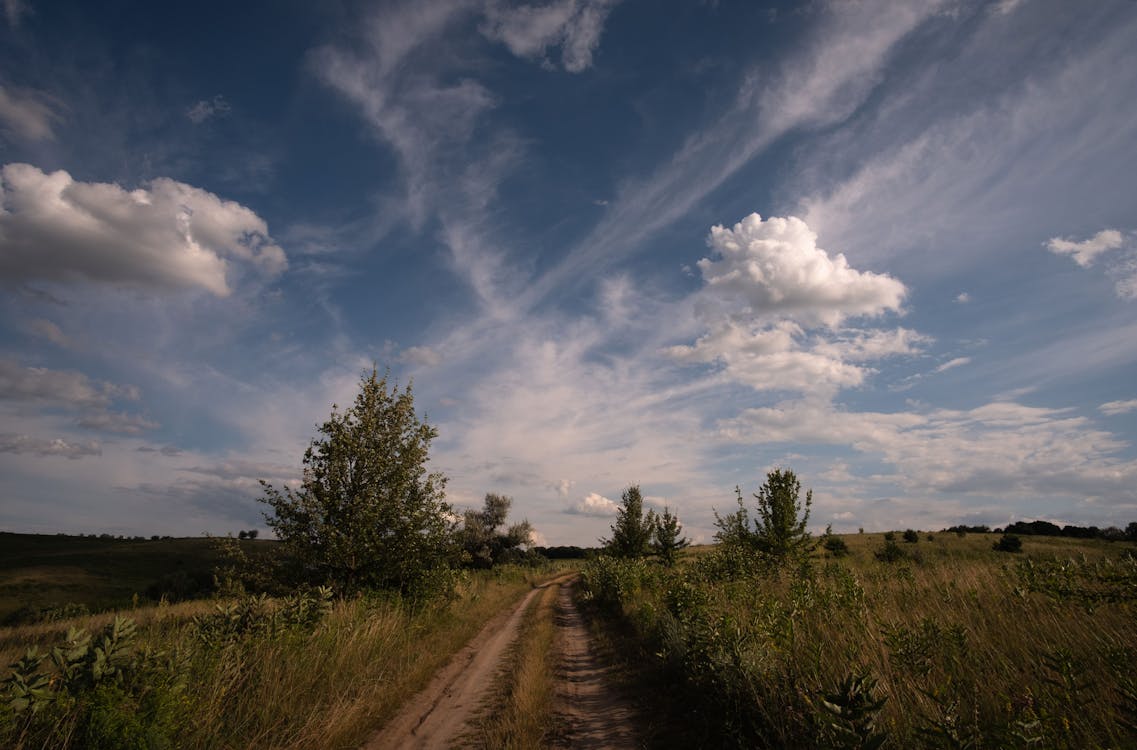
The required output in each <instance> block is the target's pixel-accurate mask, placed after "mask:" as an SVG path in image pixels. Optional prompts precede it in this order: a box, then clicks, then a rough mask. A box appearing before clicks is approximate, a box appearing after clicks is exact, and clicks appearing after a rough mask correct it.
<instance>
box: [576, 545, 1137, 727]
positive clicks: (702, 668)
mask: <svg viewBox="0 0 1137 750" xmlns="http://www.w3.org/2000/svg"><path fill="white" fill-rule="evenodd" d="M997 539H998V537H997V536H996V535H991V534H970V535H967V536H965V537H959V536H956V535H955V534H937V535H934V538H933V539H931V540H929V539H928V537H927V535H926V534H921V535H920V536H919V541H918V542H915V543H904V542H902V541H900V540H899V538H898V539H897V540H896V542H895V543H894V549H897V548H898V549H899V551H900V553H901V554H902V555H903V557H902V558H901V559H898V560H895V561H893V562H882V561H881V560H879V559H877V556H876V554H875V553H876V552H877V551H880V550H882V549H883V548H884V547H885V545H886V542H885V540H884V538H883V537H882V535H880V534H858V535H850V536H846V537H844V541H845V542H846V544H847V547H848V549H849V554H847V555H844V556H841V557H834V556H833V555H831V554H829V553H827V552H823V551H819V552H815V553H814V556H813V557H812V559H810V561H809V563H808V564H807V565H805V566H802V567H800V568H798V567H794V568H792V569H780V570H779V569H772V568H769V567H766V566H765V565H763V564H761V563H757V562H755V561H754V560H753V559H749V558H747V557H745V556H739V555H733V554H731V552H730V551H729V550H728V549H726V548H701V549H697V550H692V551H690V553H689V554H688V556H687V557H686V558H685V559H684V560H683V561H681V563H680V564H679V565H678V566H676V567H675V568H674V569H667V568H664V567H662V566H660V565H658V564H654V563H647V562H644V561H640V560H616V559H610V558H609V559H600V560H596V561H593V562H590V563H588V564H587V565H586V566H585V569H584V584H585V591H586V597H587V598H588V599H590V600H591V602H592V603H593V605H594V608H595V611H596V613H597V615H598V617H599V620H600V622H601V623H603V624H604V625H605V629H606V630H607V631H608V634H609V635H608V637H609V638H610V639H611V643H610V645H611V648H612V651H613V652H616V653H622V654H630V655H631V656H628V657H627V658H626V659H625V664H624V667H625V673H626V675H627V679H628V681H629V684H630V686H631V687H632V688H633V689H635V690H637V691H638V692H640V694H641V695H643V696H644V698H645V701H646V702H647V703H648V704H649V705H650V706H651V709H650V710H651V712H652V715H653V716H654V724H655V731H654V736H655V740H654V741H653V742H652V744H655V745H658V746H666V747H877V746H880V745H879V744H878V743H884V746H891V747H931V748H939V747H945V748H946V747H961V748H962V747H1000V748H1001V747H1062V748H1091V747H1103V748H1105V747H1134V746H1137V684H1135V683H1134V681H1133V675H1134V674H1137V617H1135V615H1137V610H1135V604H1137V559H1135V558H1134V547H1133V545H1132V544H1130V543H1120V542H1118V543H1109V542H1102V541H1082V540H1070V539H1061V538H1045V537H1026V538H1024V545H1023V551H1022V552H1021V553H1017V554H1011V553H1007V552H998V551H994V550H993V549H992V543H993V542H994V541H995V540H997Z"/></svg>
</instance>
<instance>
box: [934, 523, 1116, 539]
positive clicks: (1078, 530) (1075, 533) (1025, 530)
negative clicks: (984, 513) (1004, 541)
mask: <svg viewBox="0 0 1137 750" xmlns="http://www.w3.org/2000/svg"><path fill="white" fill-rule="evenodd" d="M944 532H945V533H950V532H955V533H957V534H990V533H995V534H1004V533H1005V534H1018V535H1020V536H1064V537H1069V538H1072V539H1107V540H1110V541H1122V540H1128V541H1137V521H1134V522H1132V523H1130V524H1129V525H1128V526H1126V527H1125V528H1124V529H1120V528H1118V527H1116V526H1109V527H1107V528H1104V529H1103V528H1100V527H1098V526H1074V525H1073V524H1070V525H1068V526H1059V525H1058V524H1056V523H1051V522H1050V521H1015V522H1014V523H1010V524H1007V526H1006V528H1002V529H994V531H992V529H991V527H989V526H966V525H963V524H960V525H957V526H951V527H949V528H946V529H944Z"/></svg>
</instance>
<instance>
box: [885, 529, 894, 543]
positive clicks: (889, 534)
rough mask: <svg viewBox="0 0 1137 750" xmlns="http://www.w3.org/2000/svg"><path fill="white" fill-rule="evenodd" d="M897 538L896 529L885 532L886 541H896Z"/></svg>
mask: <svg viewBox="0 0 1137 750" xmlns="http://www.w3.org/2000/svg"><path fill="white" fill-rule="evenodd" d="M895 540H896V532H895V531H886V532H884V541H886V542H892V541H895Z"/></svg>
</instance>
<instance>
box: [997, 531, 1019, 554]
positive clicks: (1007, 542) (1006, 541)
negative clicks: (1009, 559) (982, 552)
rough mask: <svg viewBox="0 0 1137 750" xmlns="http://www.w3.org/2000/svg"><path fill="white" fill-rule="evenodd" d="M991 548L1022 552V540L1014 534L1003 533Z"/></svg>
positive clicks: (1001, 550)
mask: <svg viewBox="0 0 1137 750" xmlns="http://www.w3.org/2000/svg"><path fill="white" fill-rule="evenodd" d="M991 548H992V549H994V550H995V551H996V552H1022V550H1023V540H1022V539H1021V538H1019V537H1017V536H1015V535H1014V534H1003V536H1001V537H1000V538H999V540H998V541H997V542H995V543H994V544H992V545H991Z"/></svg>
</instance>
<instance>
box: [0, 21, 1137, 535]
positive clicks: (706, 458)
mask: <svg viewBox="0 0 1137 750" xmlns="http://www.w3.org/2000/svg"><path fill="white" fill-rule="evenodd" d="M2 10H3V13H2V15H3V18H2V19H0V170H2V171H0V279H2V283H0V294H2V295H3V296H2V307H0V310H2V318H0V420H2V422H0V527H3V528H5V529H9V530H15V531H45V532H54V531H69V532H111V533H126V534H152V533H161V534H186V535H195V534H199V533H203V532H209V533H226V532H232V531H235V530H237V529H245V528H255V527H259V528H263V521H262V520H261V518H260V514H261V510H262V507H263V506H261V505H260V504H258V503H257V501H256V498H257V497H258V496H259V488H258V484H257V480H259V479H262V478H263V479H266V480H268V481H271V482H273V483H275V484H278V485H279V484H282V483H285V482H290V483H295V481H296V479H297V477H298V475H299V468H300V459H301V456H302V453H303V450H304V448H305V446H306V445H307V442H308V441H309V440H310V439H311V438H312V437H313V435H314V434H315V433H314V428H315V425H316V424H317V423H319V422H322V421H323V420H324V419H325V418H326V417H327V415H328V413H329V411H330V408H331V404H332V403H333V402H336V403H339V404H346V403H349V402H350V401H351V399H352V398H353V395H354V393H355V391H356V388H357V384H358V380H359V377H360V376H361V374H363V373H364V372H365V371H367V370H369V369H370V367H371V366H372V364H375V365H377V366H378V367H379V368H380V369H381V370H382V369H384V368H390V370H391V373H392V376H393V377H394V378H396V379H398V380H399V382H400V383H406V382H408V381H411V380H412V379H413V383H414V392H415V401H416V404H417V405H418V407H419V408H420V411H422V412H425V413H426V414H427V415H428V417H429V421H430V422H431V423H432V424H434V425H436V426H437V427H438V429H439V431H440V437H439V438H438V439H437V440H436V442H435V444H434V449H433V451H432V463H433V464H434V467H435V468H437V469H439V470H441V471H443V472H444V473H446V474H447V475H448V476H449V477H450V484H449V487H448V496H449V499H450V500H451V501H452V502H453V503H454V504H455V505H457V506H459V507H462V506H472V505H478V504H480V499H481V497H482V496H483V495H484V494H485V493H486V492H491V491H492V492H501V493H505V494H509V495H511V496H513V497H514V499H515V505H514V515H515V516H518V517H521V516H525V517H528V518H529V520H530V521H532V522H533V524H534V526H535V527H536V529H537V530H538V532H539V541H543V542H547V543H551V544H591V543H593V542H594V541H595V540H596V539H597V538H598V537H600V536H601V535H604V534H606V533H607V532H608V526H609V525H610V524H611V522H612V513H613V512H614V509H615V503H616V502H618V500H619V497H620V493H621V491H622V490H623V489H624V488H625V487H627V486H628V485H630V484H633V483H637V484H640V485H641V487H642V489H643V492H644V494H645V495H646V496H647V497H648V499H649V501H650V502H652V503H655V504H657V505H660V506H662V505H664V504H666V505H668V506H670V507H671V508H672V509H673V510H677V511H678V514H679V516H680V518H681V519H682V521H683V522H684V523H685V525H686V527H687V530H688V533H689V534H690V535H691V536H693V537H694V538H695V539H696V540H700V541H709V539H710V537H711V535H712V534H713V530H714V529H713V513H712V510H713V509H716V508H717V509H718V510H720V511H724V510H729V509H730V508H732V507H733V504H734V487H735V486H736V485H740V486H742V488H743V489H744V490H745V491H746V493H747V494H749V493H750V492H753V491H754V490H756V489H757V486H758V485H759V484H760V483H761V481H762V480H763V478H764V476H765V473H766V472H767V471H768V470H770V469H772V468H774V467H777V466H781V467H790V468H793V469H794V470H795V471H796V472H797V473H798V475H799V477H801V479H802V480H803V484H804V485H805V486H807V487H812V488H813V490H814V508H813V516H812V521H813V523H814V525H815V526H816V527H817V528H822V527H824V526H825V525H826V524H827V523H832V524H833V526H834V528H835V529H837V530H841V531H852V530H855V529H856V528H857V527H861V526H863V527H865V528H867V529H883V528H906V527H913V528H940V527H943V526H946V525H951V524H954V523H959V522H966V523H987V524H991V525H993V526H994V525H1002V524H1005V523H1007V522H1009V521H1012V520H1018V519H1034V518H1044V519H1048V520H1052V521H1056V522H1059V523H1078V524H1095V525H1101V526H1106V525H1121V526H1124V525H1125V524H1126V523H1127V522H1129V521H1133V520H1137V450H1135V448H1134V443H1135V441H1137V378H1135V377H1134V374H1135V371H1137V98H1135V97H1134V96H1133V92H1134V91H1137V56H1135V55H1134V54H1133V49H1134V48H1137V4H1134V3H1133V2H1129V1H1127V0H1117V1H1116V2H1109V1H1108V0H1101V1H1100V2H1094V3H1069V2H1064V1H1063V0H1059V1H1057V2H1048V1H1047V0H1018V1H1017V2H1016V1H1014V0H1001V2H975V1H972V0H906V1H901V0H889V1H888V2H874V1H872V0H865V1H864V2H806V3H782V4H778V3H773V4H762V3H756V2H727V1H726V0H721V1H720V2H686V3H680V2H667V3H659V2H643V1H642V0H625V1H624V2H618V1H616V0H555V1H554V2H546V3H535V4H514V3H508V2H501V1H499V0H454V1H452V2H407V3H399V2H387V3H384V2H378V3H362V2H359V3H356V2H350V3H349V2H344V3H300V2H272V3H267V2H266V3H255V2H248V3H238V4H236V5H233V4H231V3H225V4H222V3H212V2H202V3H183V4H169V3H165V4H161V3H160V4H156V5H155V4H153V3H134V2H126V1H125V0H124V1H123V2H99V3H93V2H82V3H79V2H76V3H69V2H65V1H63V0H60V1H59V2H45V1H40V2H37V1H36V0H4V1H3V3H2Z"/></svg>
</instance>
